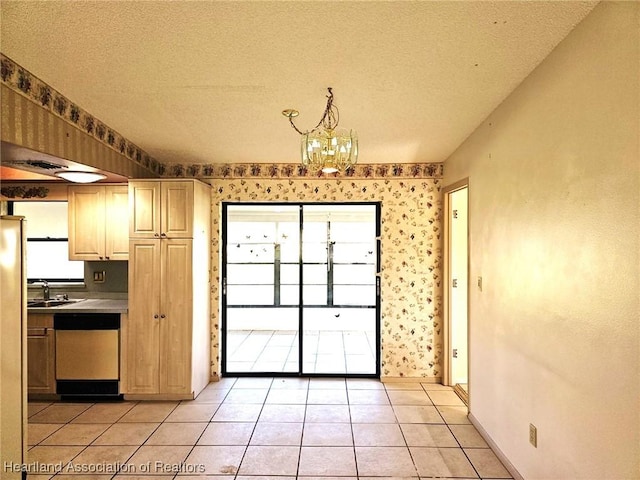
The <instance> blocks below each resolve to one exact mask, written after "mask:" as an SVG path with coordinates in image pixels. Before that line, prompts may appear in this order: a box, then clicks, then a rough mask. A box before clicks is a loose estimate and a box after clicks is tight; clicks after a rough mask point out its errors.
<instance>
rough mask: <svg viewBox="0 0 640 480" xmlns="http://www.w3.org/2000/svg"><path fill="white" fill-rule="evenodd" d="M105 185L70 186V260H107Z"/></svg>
mask: <svg viewBox="0 0 640 480" xmlns="http://www.w3.org/2000/svg"><path fill="white" fill-rule="evenodd" d="M104 207H105V187H100V186H82V187H69V259H70V260H104V259H105V258H104V257H105V234H104V225H105V218H104Z"/></svg>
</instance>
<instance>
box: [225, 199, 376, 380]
mask: <svg viewBox="0 0 640 480" xmlns="http://www.w3.org/2000/svg"><path fill="white" fill-rule="evenodd" d="M379 218H380V216H379V204H374V203H372V204H224V205H223V240H224V241H223V252H222V253H223V284H224V285H223V299H222V304H223V338H222V368H223V373H227V374H298V375H299V374H304V375H370V376H377V375H379V343H380V341H379V338H380V335H379V315H380V314H379V312H380V308H379V296H378V288H377V279H378V277H377V271H378V258H379V250H378V248H379V247H378V245H379V243H378V241H377V237H378V236H379Z"/></svg>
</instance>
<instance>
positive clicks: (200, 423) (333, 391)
mask: <svg viewBox="0 0 640 480" xmlns="http://www.w3.org/2000/svg"><path fill="white" fill-rule="evenodd" d="M28 434H29V442H28V443H29V451H28V462H29V464H28V465H30V468H31V469H32V470H31V472H30V475H29V477H28V478H29V479H38V480H40V479H49V478H54V479H56V480H62V479H65V478H66V479H74V480H79V479H84V478H87V479H111V478H118V479H126V480H134V479H138V478H139V479H145V480H151V479H173V478H175V479H178V480H188V479H200V480H202V479H218V480H260V479H265V480H266V479H267V478H271V479H274V478H277V479H278V480H295V479H296V478H298V479H300V480H335V477H340V479H342V480H355V479H374V478H375V479H382V478H385V477H386V478H392V477H393V478H400V477H402V478H414V479H417V478H434V477H437V478H440V479H444V478H457V479H473V478H483V479H498V478H511V477H510V475H509V473H508V472H507V470H506V469H505V468H504V467H503V466H502V464H501V463H500V461H499V460H498V458H497V457H496V456H495V455H494V453H493V452H492V451H491V450H490V449H489V447H488V446H487V444H486V443H485V442H484V440H483V439H482V437H481V436H480V435H479V434H478V432H477V431H476V429H475V427H474V426H473V425H471V424H470V422H469V420H468V418H467V410H466V407H465V406H464V405H463V404H462V403H461V401H460V400H459V399H458V397H457V396H456V395H455V394H454V393H453V391H452V390H451V389H450V388H449V387H443V386H442V385H434V384H420V383H401V384H400V383H394V384H383V383H381V382H379V381H376V380H364V379H362V380H360V379H346V380H345V379H315V378H314V379H310V380H309V379H301V378H275V379H274V378H238V379H235V378H225V379H223V380H221V381H220V382H217V383H212V384H210V385H209V386H208V387H207V388H206V389H205V390H204V391H203V392H202V393H201V394H200V395H199V396H198V398H196V399H195V400H193V401H183V402H114V403H66V402H53V403H48V402H30V403H29V425H28Z"/></svg>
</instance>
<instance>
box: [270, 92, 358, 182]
mask: <svg viewBox="0 0 640 480" xmlns="http://www.w3.org/2000/svg"><path fill="white" fill-rule="evenodd" d="M327 90H328V91H329V95H327V107H326V108H325V109H324V114H323V115H322V118H321V119H320V121H319V122H318V124H317V125H316V126H315V127H313V128H312V129H311V130H307V131H305V132H303V131H301V130H300V129H298V127H296V126H295V124H294V123H293V118H294V117H297V116H298V115H299V114H300V112H298V111H297V110H293V109H287V110H283V111H282V114H283V115H284V116H285V117H287V118H288V119H289V123H291V126H292V127H293V129H294V130H295V131H296V132H298V133H299V134H300V135H301V136H302V138H301V143H300V150H301V154H302V164H303V165H305V166H306V167H308V168H309V169H311V170H313V171H318V170H322V172H323V173H336V172H345V171H347V170H348V169H350V168H351V167H352V166H353V165H355V163H356V162H357V161H358V136H357V134H356V132H355V131H353V130H344V129H341V130H336V127H337V126H338V122H339V120H340V114H339V112H338V107H336V106H335V105H334V104H333V92H332V91H331V88H330V87H329V88H327ZM321 127H322V128H321Z"/></svg>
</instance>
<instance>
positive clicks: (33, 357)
mask: <svg viewBox="0 0 640 480" xmlns="http://www.w3.org/2000/svg"><path fill="white" fill-rule="evenodd" d="M55 348H56V343H55V332H54V330H53V315H51V314H29V315H28V317H27V391H28V393H29V394H55V393H56V374H55V360H56V351H55Z"/></svg>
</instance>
